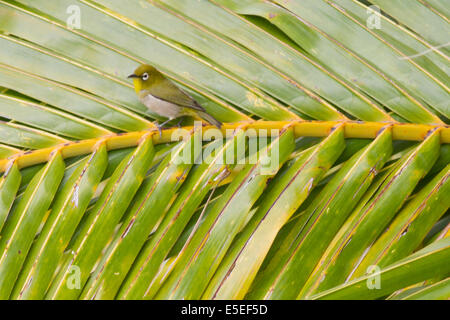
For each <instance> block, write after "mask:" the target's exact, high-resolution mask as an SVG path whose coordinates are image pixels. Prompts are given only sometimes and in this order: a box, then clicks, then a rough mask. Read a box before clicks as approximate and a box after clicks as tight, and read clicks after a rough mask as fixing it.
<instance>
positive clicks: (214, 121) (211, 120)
mask: <svg viewBox="0 0 450 320" xmlns="http://www.w3.org/2000/svg"><path fill="white" fill-rule="evenodd" d="M198 114H199V116H200V117H201V118H202V119H203V120H206V121H208V122H209V123H211V124H212V125H215V126H216V127H217V128H219V129H220V128H221V127H222V122H220V121H219V120H217V119H216V118H214V117H213V116H212V115H210V114H209V113H206V112H203V111H199V112H198Z"/></svg>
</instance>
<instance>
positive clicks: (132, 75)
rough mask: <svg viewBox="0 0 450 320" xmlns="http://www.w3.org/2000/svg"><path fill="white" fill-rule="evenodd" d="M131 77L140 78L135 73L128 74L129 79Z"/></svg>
mask: <svg viewBox="0 0 450 320" xmlns="http://www.w3.org/2000/svg"><path fill="white" fill-rule="evenodd" d="M130 78H139V76H137V75H135V74H134V73H133V74H130V75H129V76H128V79H130Z"/></svg>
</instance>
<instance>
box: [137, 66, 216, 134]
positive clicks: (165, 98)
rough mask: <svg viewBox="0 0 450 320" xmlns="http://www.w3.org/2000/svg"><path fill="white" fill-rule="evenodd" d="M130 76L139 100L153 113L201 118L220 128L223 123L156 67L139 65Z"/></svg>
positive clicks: (174, 117)
mask: <svg viewBox="0 0 450 320" xmlns="http://www.w3.org/2000/svg"><path fill="white" fill-rule="evenodd" d="M129 78H133V83H134V89H135V91H136V93H137V95H138V97H139V100H140V101H141V102H142V103H143V104H144V105H145V106H146V107H147V108H148V109H149V110H150V111H151V112H153V113H155V114H158V115H160V116H162V117H166V118H167V119H168V120H172V119H176V118H179V117H182V116H191V117H194V118H201V119H203V120H206V121H208V122H209V123H211V124H213V125H215V126H216V127H218V128H220V127H221V125H222V123H221V122H220V121H218V120H216V119H215V118H214V117H213V116H211V115H210V114H208V113H207V112H206V110H205V109H204V108H203V107H202V106H201V105H200V104H199V103H198V102H197V101H195V100H194V99H193V98H192V97H191V96H190V95H188V94H187V93H186V92H184V91H183V90H181V89H180V88H178V87H177V86H176V85H175V84H174V83H173V82H172V81H170V80H169V79H167V78H166V77H165V76H164V75H163V74H162V73H161V72H159V71H158V70H157V69H156V68H155V67H152V66H150V65H147V64H143V65H141V66H139V67H138V68H137V69H136V70H135V71H134V73H133V74H132V75H130V76H129Z"/></svg>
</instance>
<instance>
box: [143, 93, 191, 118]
mask: <svg viewBox="0 0 450 320" xmlns="http://www.w3.org/2000/svg"><path fill="white" fill-rule="evenodd" d="M141 102H142V103H143V104H144V105H145V106H146V107H147V108H148V109H149V110H150V111H151V112H153V113H156V114H158V115H160V116H162V117H166V118H169V119H175V118H178V117H180V116H181V115H182V108H181V107H179V106H177V105H176V104H173V103H170V102H167V101H164V100H161V99H158V98H155V97H154V96H152V95H151V94H147V95H145V97H143V98H142V99H141Z"/></svg>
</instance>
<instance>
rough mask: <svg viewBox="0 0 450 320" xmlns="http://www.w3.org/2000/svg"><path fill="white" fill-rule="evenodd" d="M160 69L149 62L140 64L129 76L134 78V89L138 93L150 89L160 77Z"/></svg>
mask: <svg viewBox="0 0 450 320" xmlns="http://www.w3.org/2000/svg"><path fill="white" fill-rule="evenodd" d="M159 75H160V73H159V71H158V70H156V68H155V67H152V66H150V65H148V64H142V65H140V66H139V67H138V68H137V69H136V70H134V73H133V74H130V75H129V76H128V78H131V79H133V84H134V90H135V91H136V93H137V94H139V92H140V91H141V90H145V89H148V88H149V87H150V86H151V85H152V84H153V83H154V82H155V81H157V80H158V78H159Z"/></svg>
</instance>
